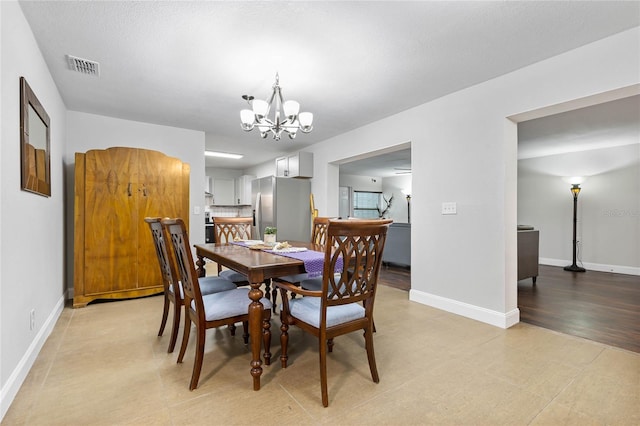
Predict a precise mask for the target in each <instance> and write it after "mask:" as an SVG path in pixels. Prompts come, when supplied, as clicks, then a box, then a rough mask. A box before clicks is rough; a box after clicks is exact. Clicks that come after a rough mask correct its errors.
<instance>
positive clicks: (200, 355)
mask: <svg viewBox="0 0 640 426" xmlns="http://www.w3.org/2000/svg"><path fill="white" fill-rule="evenodd" d="M206 331H207V330H205V329H204V328H202V327H198V330H197V331H196V332H197V339H196V354H195V360H194V363H193V373H192V374H191V384H190V385H189V390H194V389H195V388H197V387H198V381H199V380H200V372H201V371H202V361H203V360H204V338H205V333H206Z"/></svg>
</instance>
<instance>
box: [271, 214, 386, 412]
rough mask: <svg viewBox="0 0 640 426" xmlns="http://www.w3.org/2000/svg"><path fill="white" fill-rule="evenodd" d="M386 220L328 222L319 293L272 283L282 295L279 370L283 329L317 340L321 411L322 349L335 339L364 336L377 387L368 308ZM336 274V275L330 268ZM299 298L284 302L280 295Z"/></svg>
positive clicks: (324, 395)
mask: <svg viewBox="0 0 640 426" xmlns="http://www.w3.org/2000/svg"><path fill="white" fill-rule="evenodd" d="M390 223H392V220H362V221H350V220H330V221H329V225H328V227H327V242H326V244H325V255H324V267H323V268H324V269H323V274H322V289H321V290H320V291H310V290H305V289H303V288H302V287H297V286H295V285H293V284H291V283H285V282H276V284H275V285H276V286H277V287H278V288H280V291H281V292H282V311H281V313H280V319H281V321H282V327H281V331H282V334H281V336H280V343H281V345H282V354H281V356H280V361H281V363H282V367H283V368H286V367H287V359H288V355H287V350H288V348H287V346H288V342H289V334H288V330H289V326H291V325H296V326H298V327H300V328H301V329H302V330H304V331H306V332H308V333H310V334H312V335H314V336H315V337H317V338H318V343H319V345H318V348H319V353H320V385H321V389H322V405H324V406H325V407H327V406H328V405H329V396H328V391H327V349H328V350H329V352H331V346H330V345H329V342H330V341H333V339H334V338H335V337H338V336H340V335H343V334H347V333H351V332H353V331H357V330H364V339H365V348H366V351H367V359H368V361H369V370H370V371H371V377H372V379H373V381H374V382H375V383H378V382H379V377H378V369H377V367H376V359H375V354H374V350H373V305H374V301H375V296H376V289H377V285H378V274H379V272H380V264H381V262H382V252H383V250H384V243H385V240H386V236H387V229H388V227H389V224H390ZM340 264H342V268H341V269H340V270H338V271H337V272H338V273H336V265H340ZM287 291H289V292H293V293H297V294H300V295H302V296H305V297H300V298H295V299H288V298H287V297H286V292H287Z"/></svg>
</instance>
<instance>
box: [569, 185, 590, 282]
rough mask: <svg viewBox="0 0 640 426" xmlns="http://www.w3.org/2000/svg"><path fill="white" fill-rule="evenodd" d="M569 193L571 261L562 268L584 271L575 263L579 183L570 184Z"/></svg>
mask: <svg viewBox="0 0 640 426" xmlns="http://www.w3.org/2000/svg"><path fill="white" fill-rule="evenodd" d="M571 193H572V194H573V263H572V264H571V265H569V266H565V267H564V270H565V271H572V272H585V271H586V269H584V268H582V267H580V266H578V265H577V264H576V251H577V246H578V237H577V231H576V226H577V224H578V194H579V193H580V184H578V183H574V184H572V185H571Z"/></svg>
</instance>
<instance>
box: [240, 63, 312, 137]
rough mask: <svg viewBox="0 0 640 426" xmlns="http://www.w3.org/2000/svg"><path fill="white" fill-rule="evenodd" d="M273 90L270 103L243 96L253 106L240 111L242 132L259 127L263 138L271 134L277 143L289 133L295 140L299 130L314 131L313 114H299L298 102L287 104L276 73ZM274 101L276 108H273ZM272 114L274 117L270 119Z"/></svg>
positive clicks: (290, 101) (304, 131)
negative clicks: (284, 134) (283, 135)
mask: <svg viewBox="0 0 640 426" xmlns="http://www.w3.org/2000/svg"><path fill="white" fill-rule="evenodd" d="M271 89H272V91H271V97H270V98H269V100H268V101H263V100H261V99H255V98H254V97H253V96H251V95H242V99H244V100H245V101H247V103H248V104H249V105H250V106H251V109H243V110H242V111H240V120H241V121H242V124H241V126H242V130H244V131H246V132H250V131H251V130H253V129H254V127H256V126H257V127H258V130H260V136H261V137H262V138H266V137H267V135H268V134H269V132H271V134H272V135H273V138H274V139H275V140H277V141H278V140H280V137H281V136H282V134H283V133H287V134H288V135H289V138H291V139H294V138H295V137H296V133H297V132H298V130H300V131H301V132H302V133H309V132H311V130H313V125H312V124H313V114H312V113H310V112H299V111H300V104H299V103H298V102H296V101H292V100H289V101H286V102H285V101H284V100H283V98H282V89H281V88H280V76H279V75H278V73H276V81H275V83H273V86H272V88H271ZM274 101H275V107H273V102H274ZM271 112H273V115H272V116H271V117H269V113H271Z"/></svg>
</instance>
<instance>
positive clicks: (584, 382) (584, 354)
mask: <svg viewBox="0 0 640 426" xmlns="http://www.w3.org/2000/svg"><path fill="white" fill-rule="evenodd" d="M161 310H162V298H161V297H149V298H143V299H136V300H127V301H119V302H111V303H101V304H93V305H89V306H87V307H86V308H82V309H71V308H65V309H64V311H63V313H62V315H61V317H60V319H59V320H58V322H57V324H56V326H55V329H54V330H53V333H52V334H51V336H50V337H49V339H48V341H47V342H46V344H45V346H44V347H43V349H42V351H41V353H40V355H39V356H38V359H37V361H36V363H35V365H34V366H33V368H32V370H31V372H30V373H29V375H28V377H27V379H26V381H25V383H24V384H23V386H22V388H21V390H20V392H19V394H18V395H17V397H16V399H15V400H14V402H13V404H12V406H11V407H10V409H9V411H8V413H7V414H6V416H5V418H4V420H3V422H2V423H3V424H7V425H22V424H26V425H102V424H103V425H112V424H118V425H182V424H194V425H198V424H203V425H204V424H210V425H233V424H260V425H269V424H278V425H286V424H292V425H304V424H341V425H342V424H344V425H361V424H387V425H399V424H402V425H412V424H438V425H440V424H443V425H448V424H451V425H528V424H533V425H591V424H593V425H605V424H606V425H639V424H640V354H637V353H633V352H628V351H624V350H621V349H616V348H613V347H609V346H606V345H603V344H599V343H594V342H591V341H588V340H582V339H579V338H575V337H571V336H567V335H563V334H559V333H556V332H553V331H549V330H546V329H542V328H538V327H535V326H531V325H527V324H523V323H521V324H518V325H516V326H514V327H512V328H510V329H508V330H502V329H500V328H496V327H493V326H490V325H486V324H483V323H480V322H476V321H473V320H470V319H466V318H463V317H460V316H456V315H453V314H449V313H446V312H443V311H440V310H437V309H433V308H430V307H427V306H424V305H420V304H417V303H414V302H410V301H408V294H407V292H405V291H402V290H397V289H394V288H390V287H383V286H381V287H380V289H379V294H378V297H377V300H376V327H377V333H376V334H375V337H374V340H375V349H376V358H377V362H378V370H379V373H380V383H379V384H375V383H373V382H372V380H371V376H370V373H369V369H368V365H367V359H366V353H365V350H364V341H363V338H362V335H361V334H360V333H353V334H351V335H348V336H343V337H341V338H337V339H336V346H335V349H334V352H333V354H331V355H330V359H329V365H328V373H329V404H330V405H329V407H328V408H323V406H322V403H321V398H320V379H319V370H318V368H319V367H318V349H317V344H316V341H315V340H314V339H313V338H311V337H310V336H308V335H306V334H303V333H302V332H300V331H299V330H297V329H295V328H292V329H291V332H290V341H289V342H290V354H289V355H290V358H289V367H288V368H287V369H284V370H283V369H281V367H280V362H279V355H280V343H279V320H278V318H277V316H276V317H274V319H273V321H272V323H273V325H272V331H273V343H272V353H273V362H272V364H271V366H265V367H264V374H263V376H262V389H261V390H260V391H258V392H254V391H253V390H252V380H251V376H250V375H249V368H250V367H249V361H250V352H249V350H248V348H247V347H245V346H244V345H243V344H242V337H241V333H237V336H236V337H231V336H230V335H229V333H228V330H227V329H226V328H222V329H217V330H209V331H208V334H207V346H206V355H205V360H204V366H203V371H202V375H201V377H200V385H199V387H198V389H196V390H194V391H189V389H188V383H189V379H190V376H191V369H192V366H193V343H194V342H193V341H191V346H190V349H189V350H188V351H187V356H186V359H185V362H184V363H183V364H176V356H177V350H176V352H174V353H173V354H169V353H167V352H166V350H167V344H168V331H165V335H164V336H163V337H157V336H156V334H157V331H158V326H159V322H160V314H161ZM239 330H240V329H239ZM192 337H193V333H192Z"/></svg>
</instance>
